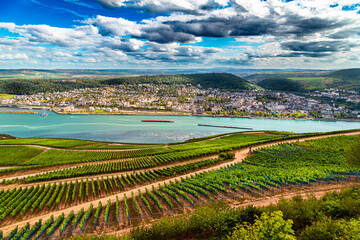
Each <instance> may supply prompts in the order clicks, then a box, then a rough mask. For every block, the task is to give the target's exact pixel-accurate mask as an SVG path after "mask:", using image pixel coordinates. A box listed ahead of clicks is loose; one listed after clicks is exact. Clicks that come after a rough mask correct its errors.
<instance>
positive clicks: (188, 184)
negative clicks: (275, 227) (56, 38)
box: [0, 134, 360, 239]
mask: <svg viewBox="0 0 360 240" xmlns="http://www.w3.org/2000/svg"><path fill="white" fill-rule="evenodd" d="M238 135H239V136H237V135H232V136H227V137H223V138H217V139H214V140H205V141H201V142H194V143H188V144H180V145H173V146H172V145H170V146H169V147H161V148H152V149H146V148H144V149H139V150H134V151H128V150H125V151H119V152H116V154H119V155H117V156H120V154H124V155H121V156H122V158H123V159H122V160H115V161H110V162H106V163H95V164H94V163H92V164H86V165H84V166H78V167H74V168H68V169H64V170H58V171H53V172H49V173H44V174H38V175H34V176H28V177H25V178H22V179H19V180H18V181H13V182H11V183H15V182H17V183H16V184H18V185H15V186H12V185H3V189H2V190H0V229H3V231H4V233H3V234H1V232H0V234H1V235H0V236H1V237H0V239H1V238H4V239H5V238H6V239H45V238H47V237H57V238H60V237H67V236H71V235H73V234H75V233H76V234H79V233H80V234H82V233H93V232H97V233H99V232H105V231H109V230H117V229H124V228H128V227H130V226H133V225H134V224H135V225H136V224H139V223H142V222H147V221H148V220H149V219H153V218H161V217H164V216H167V215H171V214H173V213H182V212H186V211H188V209H193V208H194V207H195V206H198V205H203V204H207V203H210V202H213V201H216V200H220V199H234V198H239V197H242V198H253V197H254V196H259V195H263V194H266V195H268V194H273V193H276V192H279V191H284V190H287V189H292V188H294V187H295V188H296V187H301V186H304V185H305V186H310V185H315V184H319V183H322V184H328V183H337V182H347V181H353V180H355V179H357V177H358V176H359V175H360V174H359V169H358V168H355V167H350V166H348V165H347V164H346V163H345V156H346V155H345V154H346V153H345V152H346V146H347V145H348V144H351V143H353V142H356V141H358V140H359V137H358V136H350V135H349V136H336V137H331V138H322V139H314V140H309V141H306V142H298V141H297V139H295V140H292V142H291V143H290V142H287V143H281V144H276V145H273V146H268V147H262V148H258V149H255V145H256V144H259V143H263V144H264V143H265V142H269V141H271V139H272V140H279V139H283V138H284V136H283V135H275V136H271V137H270V136H269V135H266V134H264V135H263V136H258V135H254V136H250V137H249V136H241V135H244V134H238ZM291 138H293V137H291ZM241 140H243V141H241ZM249 145H254V147H253V149H255V150H254V154H252V155H251V156H248V157H247V158H246V159H244V160H243V161H241V160H242V159H237V158H235V159H234V160H232V158H233V156H234V153H235V156H236V154H237V153H238V152H239V153H241V154H242V153H244V151H245V153H246V152H247V151H248V150H240V151H238V150H236V149H241V148H242V147H245V146H249ZM335 145H336V147H329V146H335ZM201 146H203V147H201ZM51 151H52V150H49V151H47V152H51ZM54 151H62V150H54ZM229 151H232V152H233V153H230V152H229ZM47 152H46V153H47ZM63 152H64V155H62V156H65V160H61V157H59V158H55V159H51V160H52V161H60V162H61V163H64V162H67V161H70V160H71V162H74V161H75V160H74V159H73V158H66V156H67V155H66V154H67V152H71V154H74V153H79V155H78V156H79V157H80V158H81V157H82V156H86V157H87V159H86V160H84V159H79V162H81V161H86V162H96V161H98V160H96V159H97V158H96V157H95V156H100V154H104V155H106V156H112V155H111V154H110V152H108V151H104V152H102V151H100V152H92V151H89V152H88V151H84V152H83V151H71V150H69V151H67V150H66V151H63ZM221 152H223V153H221ZM85 153H86V154H89V155H86V154H85ZM219 153H221V154H220V157H216V158H210V159H198V160H196V161H190V162H187V161H188V160H191V159H197V158H199V157H200V158H201V157H204V156H208V155H212V154H216V155H218V154H219ZM51 154H55V153H51ZM71 154H70V155H71ZM81 154H84V155H81ZM91 154H93V155H91ZM97 154H99V155H97ZM112 154H115V152H112ZM126 154H128V155H126ZM146 154H147V155H146ZM42 155H44V154H41V155H39V156H42ZM130 155H131V157H126V156H130ZM50 156H51V155H50ZM88 156H94V157H88ZM124 156H125V157H124ZM109 158H110V159H112V157H109ZM117 158H118V157H116V158H114V159H117ZM34 159H35V160H36V161H37V163H39V162H40V160H41V159H44V160H42V161H45V158H41V159H40V160H38V159H36V158H32V159H30V160H27V161H25V162H26V163H28V164H30V163H33V162H32V160H34ZM58 159H59V160H58ZM69 159H70V160H69ZM90 159H92V160H91V161H90ZM21 163H24V161H21ZM169 163H171V164H172V165H171V166H169V167H167V166H166V165H167V164H169ZM33 164H35V163H33ZM55 164H56V163H55ZM162 165H164V166H163V167H160V168H159V167H158V166H162ZM35 166H36V165H35ZM154 167H157V168H156V169H155V168H154ZM210 168H213V169H212V170H210V171H205V170H207V169H210ZM124 171H131V172H126V173H122V172H124ZM194 171H195V172H194ZM192 172H193V173H192ZM189 173H192V174H189ZM104 174H106V175H104ZM67 178H71V179H67ZM59 179H67V180H62V181H60V182H59V181H58V182H52V181H54V180H59ZM42 181H47V183H41V182H42ZM5 183H6V180H4V181H3V184H5ZM25 183H26V184H25ZM48 214H50V215H51V214H53V215H51V216H49V217H46V218H45V217H43V216H46V215H48ZM40 219H42V221H40ZM19 221H21V224H19V226H18V227H15V225H17V224H18V222H19ZM27 221H29V222H31V224H26V223H27ZM11 226H14V228H12V229H10V227H11Z"/></svg>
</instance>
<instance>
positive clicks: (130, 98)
mask: <svg viewBox="0 0 360 240" xmlns="http://www.w3.org/2000/svg"><path fill="white" fill-rule="evenodd" d="M319 97H329V99H343V100H344V101H345V102H353V103H359V101H360V99H359V98H360V97H359V94H358V93H357V92H355V91H340V90H336V89H326V90H324V91H323V92H319V91H318V92H311V93H308V94H307V95H304V96H300V95H297V94H292V93H285V92H278V91H269V90H252V91H240V92H224V91H220V90H219V89H213V88H209V89H203V88H201V86H192V85H190V84H171V85H167V84H126V85H116V86H107V87H102V88H85V89H75V90H71V91H65V92H53V93H38V94H34V95H22V96H17V97H14V98H12V99H4V100H0V101H2V102H0V103H2V104H5V105H18V106H23V107H24V106H25V107H26V106H28V107H32V106H40V107H50V108H54V109H56V110H58V111H62V112H77V111H80V112H104V113H110V112H120V111H122V110H127V109H131V110H138V111H141V110H161V111H172V112H182V113H190V114H196V115H209V114H211V115H244V114H245V115H257V116H263V115H261V113H267V114H269V113H271V114H273V115H274V116H280V115H279V114H282V115H281V116H285V114H288V115H289V114H295V113H299V112H301V113H302V114H303V115H301V116H304V117H308V116H309V117H311V116H315V117H324V118H334V117H336V116H344V115H346V116H347V117H351V118H360V113H359V112H358V111H351V110H350V109H348V108H346V107H344V106H342V105H336V104H334V103H333V102H332V101H331V100H330V101H325V102H324V101H320V100H318V99H319ZM266 116H268V115H266Z"/></svg>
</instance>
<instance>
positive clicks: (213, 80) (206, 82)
mask: <svg viewBox="0 0 360 240" xmlns="http://www.w3.org/2000/svg"><path fill="white" fill-rule="evenodd" d="M103 83H105V84H109V85H114V84H124V83H127V84H129V83H156V84H171V83H184V84H186V83H190V84H192V85H198V84H200V85H201V86H202V87H204V88H210V87H212V88H219V89H222V90H249V89H253V88H255V85H254V84H252V83H250V82H248V81H246V80H244V79H242V78H240V77H238V76H236V75H233V74H229V73H199V74H176V75H150V76H139V77H122V78H115V79H110V80H105V81H103Z"/></svg>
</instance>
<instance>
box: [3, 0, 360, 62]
mask: <svg viewBox="0 0 360 240" xmlns="http://www.w3.org/2000/svg"><path fill="white" fill-rule="evenodd" d="M214 67H220V68H221V67H234V68H255V69H257V68H297V69H299V68H303V69H341V68H354V67H360V0H343V1H342V0H134V1H129V0H12V1H5V0H1V1H0V68H3V69H5V68H10V69H18V68H40V69H54V68H58V69H59V68H72V69H74V68H75V69H80V68H95V69H124V68H136V69H147V68H154V69H156V68H177V69H182V68H214Z"/></svg>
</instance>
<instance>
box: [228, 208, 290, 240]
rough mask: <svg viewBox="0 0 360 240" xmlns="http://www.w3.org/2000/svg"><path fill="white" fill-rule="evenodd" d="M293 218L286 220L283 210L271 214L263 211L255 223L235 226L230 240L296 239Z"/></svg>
mask: <svg viewBox="0 0 360 240" xmlns="http://www.w3.org/2000/svg"><path fill="white" fill-rule="evenodd" d="M292 224H293V221H292V220H290V219H289V220H286V221H285V220H284V218H283V213H282V212H281V211H275V212H272V213H271V214H270V215H269V214H267V213H263V214H262V215H261V217H260V218H257V219H256V220H255V223H254V224H253V225H250V224H248V223H243V224H241V225H238V226H237V227H236V228H235V231H234V232H233V233H232V234H231V236H229V238H228V239H229V240H237V239H243V240H296V238H295V236H294V230H292V228H291V227H292Z"/></svg>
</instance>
